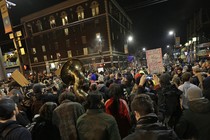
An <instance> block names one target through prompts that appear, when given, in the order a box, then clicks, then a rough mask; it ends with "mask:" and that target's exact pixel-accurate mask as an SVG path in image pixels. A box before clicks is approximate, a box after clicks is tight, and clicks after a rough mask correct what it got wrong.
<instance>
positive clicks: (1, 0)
mask: <svg viewBox="0 0 210 140" xmlns="http://www.w3.org/2000/svg"><path fill="white" fill-rule="evenodd" d="M0 7H1V15H2V20H3V23H4V30H5V34H6V33H10V32H12V25H11V22H10V18H9V12H8V9H7V4H6V1H5V0H0Z"/></svg>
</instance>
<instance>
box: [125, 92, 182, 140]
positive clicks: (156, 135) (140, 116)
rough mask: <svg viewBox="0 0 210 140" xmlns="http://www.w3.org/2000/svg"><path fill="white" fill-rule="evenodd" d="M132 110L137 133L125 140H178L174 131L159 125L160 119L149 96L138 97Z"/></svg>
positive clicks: (141, 95) (133, 103) (132, 105)
mask: <svg viewBox="0 0 210 140" xmlns="http://www.w3.org/2000/svg"><path fill="white" fill-rule="evenodd" d="M131 108H132V111H134V113H135V118H136V120H137V125H136V129H135V132H134V133H132V134H130V135H128V136H127V137H125V138H124V139H123V140H137V139H143V140H157V139H160V140H178V137H177V135H176V134H175V132H174V131H173V130H170V129H167V127H165V126H162V125H161V124H160V123H158V117H157V115H156V114H155V113H154V107H153V103H152V100H151V98H150V97H149V95H146V94H140V95H137V96H136V97H135V98H134V100H133V101H132V104H131Z"/></svg>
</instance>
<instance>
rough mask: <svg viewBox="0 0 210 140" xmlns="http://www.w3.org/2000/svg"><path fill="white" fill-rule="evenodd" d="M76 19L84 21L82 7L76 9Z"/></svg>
mask: <svg viewBox="0 0 210 140" xmlns="http://www.w3.org/2000/svg"><path fill="white" fill-rule="evenodd" d="M77 17H78V20H82V19H84V9H83V8H82V6H79V7H77Z"/></svg>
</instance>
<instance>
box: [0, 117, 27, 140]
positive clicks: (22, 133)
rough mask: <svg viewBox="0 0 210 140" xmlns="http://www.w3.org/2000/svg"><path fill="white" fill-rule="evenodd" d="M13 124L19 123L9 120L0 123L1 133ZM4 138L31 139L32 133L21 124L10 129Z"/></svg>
mask: <svg viewBox="0 0 210 140" xmlns="http://www.w3.org/2000/svg"><path fill="white" fill-rule="evenodd" d="M12 125H18V123H17V122H16V121H7V122H6V123H0V134H1V135H2V133H3V132H4V131H6V129H10V128H9V127H12ZM3 139H4V140H31V133H30V132H29V131H28V130H27V129H26V128H24V127H22V126H19V127H15V128H14V129H12V130H10V131H9V132H8V133H7V135H6V136H5V138H3Z"/></svg>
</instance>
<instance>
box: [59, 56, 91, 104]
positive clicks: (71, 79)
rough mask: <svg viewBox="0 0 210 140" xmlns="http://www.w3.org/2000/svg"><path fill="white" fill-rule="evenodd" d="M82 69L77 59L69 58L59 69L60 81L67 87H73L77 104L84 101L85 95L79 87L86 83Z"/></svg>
mask: <svg viewBox="0 0 210 140" xmlns="http://www.w3.org/2000/svg"><path fill="white" fill-rule="evenodd" d="M84 71H85V69H84V67H83V64H82V62H81V61H80V60H79V59H75V58H70V59H69V60H68V61H67V62H65V63H64V65H63V66H62V68H61V72H60V77H61V80H62V81H63V82H64V83H65V84H66V85H67V86H71V85H73V91H74V94H75V95H76V97H77V100H78V101H79V102H83V101H84V100H86V97H87V93H86V92H84V91H83V90H82V89H81V88H80V87H81V86H82V85H83V84H84V83H85V82H87V78H85V76H84Z"/></svg>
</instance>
